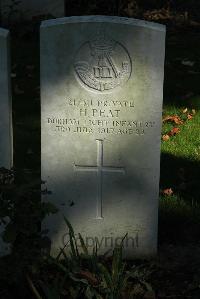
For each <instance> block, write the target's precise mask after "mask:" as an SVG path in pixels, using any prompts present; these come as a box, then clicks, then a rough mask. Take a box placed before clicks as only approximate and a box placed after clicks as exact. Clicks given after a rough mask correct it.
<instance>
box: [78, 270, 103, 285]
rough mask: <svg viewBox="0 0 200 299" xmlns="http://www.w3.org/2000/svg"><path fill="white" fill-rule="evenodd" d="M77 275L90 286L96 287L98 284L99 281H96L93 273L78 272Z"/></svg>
mask: <svg viewBox="0 0 200 299" xmlns="http://www.w3.org/2000/svg"><path fill="white" fill-rule="evenodd" d="M78 275H79V276H80V277H81V278H85V279H87V281H88V282H89V283H90V284H91V285H94V286H95V285H98V284H99V281H98V279H97V278H96V277H95V276H94V274H93V273H91V272H89V271H83V270H82V271H80V272H79V273H78Z"/></svg>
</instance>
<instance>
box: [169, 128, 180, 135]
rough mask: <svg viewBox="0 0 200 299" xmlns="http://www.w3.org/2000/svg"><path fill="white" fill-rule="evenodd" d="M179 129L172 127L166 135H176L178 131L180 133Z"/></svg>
mask: <svg viewBox="0 0 200 299" xmlns="http://www.w3.org/2000/svg"><path fill="white" fill-rule="evenodd" d="M180 131H181V130H180V129H179V128H176V127H175V128H173V129H171V131H170V132H169V133H168V135H169V136H174V135H176V134H178V133H180Z"/></svg>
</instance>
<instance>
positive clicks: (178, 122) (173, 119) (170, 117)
mask: <svg viewBox="0 0 200 299" xmlns="http://www.w3.org/2000/svg"><path fill="white" fill-rule="evenodd" d="M166 121H169V122H174V123H175V124H176V125H182V124H183V121H182V120H181V118H180V117H179V116H178V115H167V116H166V117H164V118H163V122H166Z"/></svg>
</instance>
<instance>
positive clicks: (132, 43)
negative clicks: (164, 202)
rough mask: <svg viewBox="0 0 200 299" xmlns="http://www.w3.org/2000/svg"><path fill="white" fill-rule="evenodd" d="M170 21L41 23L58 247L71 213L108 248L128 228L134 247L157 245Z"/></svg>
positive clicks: (50, 196) (45, 150)
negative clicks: (161, 139) (164, 92)
mask: <svg viewBox="0 0 200 299" xmlns="http://www.w3.org/2000/svg"><path fill="white" fill-rule="evenodd" d="M164 48H165V27H164V26H162V25H159V24H155V23H149V22H145V21H140V20H135V19H127V18H119V17H103V16H90V17H70V18H63V19H57V20H50V21H45V22H43V24H42V26H41V88H42V89H41V92H42V106H41V107H42V116H41V117H42V179H43V180H44V181H46V188H47V192H46V194H45V195H44V197H43V198H44V200H47V201H51V202H52V203H53V204H55V205H56V206H57V207H58V209H59V212H58V213H57V214H56V215H51V216H49V217H48V218H47V219H46V220H45V222H44V225H43V228H44V229H48V230H49V236H50V238H51V240H52V248H51V249H52V253H55V252H56V251H58V249H59V247H62V246H63V245H64V244H65V243H66V242H67V241H68V240H69V238H68V234H67V228H66V225H65V223H64V220H63V215H65V216H66V217H67V218H68V220H69V221H70V222H71V223H72V225H73V227H74V229H75V231H76V232H77V233H78V232H79V233H81V234H82V236H83V238H84V240H85V241H86V243H87V245H88V246H89V248H90V249H92V247H93V245H95V241H96V242H97V244H98V245H99V247H100V248H99V253H103V252H105V251H107V250H108V249H110V248H112V247H113V246H114V245H117V244H119V243H120V241H121V239H122V238H123V237H124V236H125V234H126V233H128V236H127V238H126V239H125V240H124V252H125V256H126V257H129V258H132V257H136V256H139V257H142V256H151V255H154V254H155V253H156V249H157V213H158V190H159V188H158V187H159V167H160V133H161V112H162V97H163V69H164V52H165V50H164Z"/></svg>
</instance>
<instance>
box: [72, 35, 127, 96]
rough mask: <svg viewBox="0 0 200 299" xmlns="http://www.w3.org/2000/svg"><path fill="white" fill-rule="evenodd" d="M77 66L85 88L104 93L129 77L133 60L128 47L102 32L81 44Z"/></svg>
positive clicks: (76, 71) (78, 77)
mask: <svg viewBox="0 0 200 299" xmlns="http://www.w3.org/2000/svg"><path fill="white" fill-rule="evenodd" d="M74 69H75V73H76V76H77V79H78V81H79V82H80V83H81V84H82V85H83V86H84V87H86V88H88V89H90V90H91V91H96V92H100V93H103V92H108V91H112V90H113V89H114V88H116V87H118V86H122V85H123V84H125V83H126V82H127V81H128V80H129V78H130V76H131V72H132V63H131V58H130V56H129V53H128V51H127V49H126V48H125V47H124V46H123V45H122V44H120V43H119V42H117V41H115V40H113V39H111V38H109V37H108V36H107V35H106V34H105V32H103V31H101V32H100V33H98V34H97V36H96V37H95V38H93V39H91V41H86V42H85V43H83V44H82V45H81V47H80V48H79V50H78V52H77V55H76V58H75V62H74Z"/></svg>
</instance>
